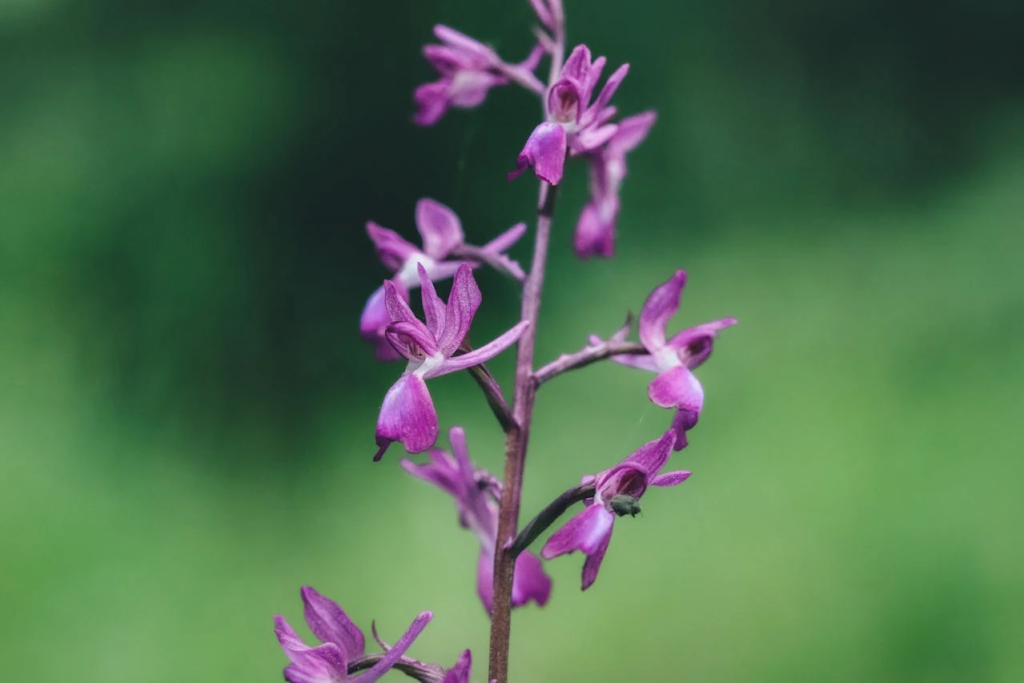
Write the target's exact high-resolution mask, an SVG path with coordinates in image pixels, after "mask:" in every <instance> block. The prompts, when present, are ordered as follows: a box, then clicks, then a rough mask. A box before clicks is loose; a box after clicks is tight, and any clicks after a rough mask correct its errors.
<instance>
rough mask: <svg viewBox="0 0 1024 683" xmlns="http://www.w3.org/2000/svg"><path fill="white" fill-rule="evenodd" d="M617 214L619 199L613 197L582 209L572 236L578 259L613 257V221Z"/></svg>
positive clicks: (591, 203)
mask: <svg viewBox="0 0 1024 683" xmlns="http://www.w3.org/2000/svg"><path fill="white" fill-rule="evenodd" d="M618 213H619V198H618V197H617V196H615V195H610V196H608V197H601V198H599V200H598V201H591V202H590V203H588V204H587V205H586V206H584V207H583V212H582V213H580V219H579V221H578V222H577V223H576V233H575V235H574V236H573V248H574V249H575V250H576V255H577V256H578V257H580V258H588V257H590V256H601V257H604V258H609V257H611V256H614V254H615V219H616V217H617V216H618Z"/></svg>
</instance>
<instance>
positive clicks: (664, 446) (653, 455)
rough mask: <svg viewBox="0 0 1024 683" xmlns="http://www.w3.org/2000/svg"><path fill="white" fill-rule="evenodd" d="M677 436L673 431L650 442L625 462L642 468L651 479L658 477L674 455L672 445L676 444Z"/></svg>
mask: <svg viewBox="0 0 1024 683" xmlns="http://www.w3.org/2000/svg"><path fill="white" fill-rule="evenodd" d="M675 439H676V435H675V432H674V431H672V430H671V429H670V430H668V431H667V432H665V433H664V434H662V435H661V438H659V439H655V440H654V441H649V442H647V443H645V444H644V445H643V446H641V447H640V448H638V449H637V450H636V452H634V453H633V454H632V455H631V456H629V457H628V458H626V459H625V461H624V462H628V463H632V464H634V465H637V466H639V467H641V468H642V469H643V470H644V471H645V472H647V474H648V475H649V476H651V477H653V476H654V475H656V474H657V473H658V472H659V471H660V470H661V468H662V467H664V466H665V463H666V462H668V456H669V455H670V454H671V453H672V444H674V443H675Z"/></svg>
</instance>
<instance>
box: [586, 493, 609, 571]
mask: <svg viewBox="0 0 1024 683" xmlns="http://www.w3.org/2000/svg"><path fill="white" fill-rule="evenodd" d="M594 507H598V506H596V505H595V506H594ZM601 509H602V510H603V509H604V508H601ZM608 514H609V515H610V514H611V513H610V512H609V513H608ZM611 540H612V534H611V530H609V532H608V535H607V536H605V537H604V538H603V539H602V541H601V545H599V546H598V547H597V548H595V549H594V552H592V553H590V554H589V555H587V560H586V562H584V563H583V581H582V588H581V590H587V589H588V588H590V587H591V586H592V585H594V581H596V580H597V571H598V570H599V569H600V568H601V563H602V562H603V561H604V555H605V553H606V552H608V544H609V543H611Z"/></svg>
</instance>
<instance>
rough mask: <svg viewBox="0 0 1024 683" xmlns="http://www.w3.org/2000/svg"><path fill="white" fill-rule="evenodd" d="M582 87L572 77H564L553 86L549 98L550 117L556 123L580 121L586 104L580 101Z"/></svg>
mask: <svg viewBox="0 0 1024 683" xmlns="http://www.w3.org/2000/svg"><path fill="white" fill-rule="evenodd" d="M580 88H581V86H580V84H579V83H578V82H577V81H575V80H573V79H571V78H563V79H561V80H560V81H558V82H556V83H555V84H554V85H553V86H551V90H549V91H548V100H547V102H548V104H547V110H548V118H550V119H551V120H552V121H554V122H556V123H579V120H580V114H581V112H582V111H583V106H584V104H585V103H583V102H581V101H580V100H581V98H582V92H581V90H580Z"/></svg>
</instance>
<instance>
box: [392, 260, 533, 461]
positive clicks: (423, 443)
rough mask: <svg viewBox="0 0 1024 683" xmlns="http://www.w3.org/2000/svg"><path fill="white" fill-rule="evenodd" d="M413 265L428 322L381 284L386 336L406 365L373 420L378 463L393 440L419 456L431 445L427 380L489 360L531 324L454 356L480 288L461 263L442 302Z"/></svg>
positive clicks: (433, 417)
mask: <svg viewBox="0 0 1024 683" xmlns="http://www.w3.org/2000/svg"><path fill="white" fill-rule="evenodd" d="M416 267H417V269H418V271H419V276H420V287H421V288H422V294H423V311H424V314H425V315H424V317H425V318H426V324H423V323H422V322H420V320H419V319H418V318H417V317H416V316H415V314H413V312H412V310H411V309H410V308H409V304H408V303H406V301H405V299H404V298H402V296H401V294H399V292H398V288H397V287H396V286H395V284H394V283H392V282H390V281H386V282H385V283H384V298H385V305H386V306H387V310H388V313H389V314H390V315H391V320H392V322H391V323H390V324H389V325H388V326H387V330H386V331H385V337H386V338H387V340H388V342H390V343H391V345H392V346H393V347H394V348H395V350H396V351H398V353H400V354H402V355H403V356H404V357H405V358H407V359H408V361H409V364H408V365H407V366H406V368H405V372H403V373H402V376H401V377H399V378H398V381H397V382H395V384H394V385H393V386H392V387H391V389H389V390H388V393H387V395H385V396H384V403H383V405H382V406H381V409H380V417H379V418H378V419H377V446H378V447H379V450H378V451H377V454H376V455H375V456H374V458H373V459H374V460H380V458H381V456H383V455H384V451H386V450H387V449H388V446H390V445H391V444H392V442H394V441H401V442H402V443H403V444H404V445H405V448H406V450H408V451H409V452H410V453H421V452H423V451H425V450H427V449H428V448H430V447H431V446H433V445H434V442H435V441H436V440H437V432H438V423H437V413H436V411H435V410H434V402H433V400H431V398H430V392H429V391H427V384H426V381H425V380H428V379H431V378H433V377H440V376H441V375H447V374H448V373H451V372H458V371H459V370H465V369H466V368H469V367H473V366H474V365H479V364H481V363H484V362H486V361H488V360H490V359H491V358H493V357H494V356H496V355H498V354H499V353H501V352H502V351H504V350H505V349H507V348H508V347H509V346H511V345H512V344H514V343H515V342H516V341H518V340H519V337H520V336H521V335H522V334H523V331H524V330H525V329H526V327H527V325H528V324H529V323H528V322H526V321H525V320H524V321H522V322H520V323H519V324H517V325H516V326H515V327H513V328H512V329H510V330H508V331H507V332H505V333H504V334H502V335H501V336H499V337H498V338H497V339H495V340H494V341H492V342H490V343H489V344H485V345H484V346H481V347H480V348H479V349H475V350H473V351H469V352H467V353H462V354H460V355H455V352H456V351H457V350H458V349H459V346H460V345H461V344H462V340H463V339H465V337H466V335H467V334H468V333H469V327H470V325H471V324H472V323H473V316H474V315H476V309H477V308H478V307H479V306H480V301H481V296H480V289H479V288H478V287H477V286H476V281H475V280H474V279H473V271H472V269H471V268H470V267H469V265H467V264H465V263H464V264H462V265H461V266H459V269H458V270H457V271H456V272H455V279H454V281H453V283H452V291H451V294H450V295H449V297H448V303H447V304H445V303H443V302H442V301H441V299H440V297H438V296H437V292H436V291H435V290H434V284H433V283H432V282H431V281H430V276H429V275H428V274H427V270H426V268H424V267H423V265H422V264H417V266H416Z"/></svg>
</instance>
